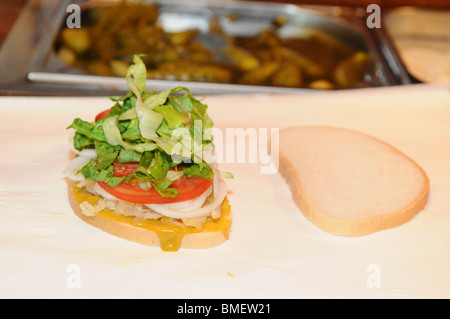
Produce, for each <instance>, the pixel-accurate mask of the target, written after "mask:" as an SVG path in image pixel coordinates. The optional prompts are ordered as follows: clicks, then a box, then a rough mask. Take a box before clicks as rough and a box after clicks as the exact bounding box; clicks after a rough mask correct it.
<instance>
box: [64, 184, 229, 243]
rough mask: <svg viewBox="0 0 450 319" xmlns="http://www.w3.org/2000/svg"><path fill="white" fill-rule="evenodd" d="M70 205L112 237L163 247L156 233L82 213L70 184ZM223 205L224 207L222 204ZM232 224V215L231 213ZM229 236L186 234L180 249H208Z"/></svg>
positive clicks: (220, 233)
mask: <svg viewBox="0 0 450 319" xmlns="http://www.w3.org/2000/svg"><path fill="white" fill-rule="evenodd" d="M68 196H69V203H70V206H71V207H72V209H73V211H74V212H75V214H76V215H77V216H78V217H79V218H80V219H82V220H83V221H84V222H86V223H88V224H89V225H91V226H94V227H96V228H98V229H101V230H102V231H105V232H107V233H109V234H111V235H114V236H117V237H120V238H123V239H126V240H129V241H132V242H135V243H139V244H143V245H147V246H161V241H160V238H159V236H158V234H157V233H156V232H154V231H151V230H148V229H145V228H142V227H136V226H133V225H132V224H129V223H125V222H120V221H115V220H110V219H107V218H104V217H102V216H87V215H85V214H83V213H82V210H81V208H80V203H78V201H77V200H76V198H75V196H74V186H73V185H71V184H70V183H69V185H68ZM222 205H224V204H223V203H222ZM230 224H231V213H230ZM227 239H228V238H227V235H225V234H224V233H223V232H221V231H215V232H206V231H205V232H199V233H192V234H186V235H184V236H183V238H182V240H181V243H180V247H179V248H191V249H206V248H212V247H215V246H218V245H220V244H222V243H224V242H225V241H226V240H227Z"/></svg>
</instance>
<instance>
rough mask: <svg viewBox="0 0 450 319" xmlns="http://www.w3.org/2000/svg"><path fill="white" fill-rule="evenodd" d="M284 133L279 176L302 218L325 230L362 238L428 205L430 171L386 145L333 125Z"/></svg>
mask: <svg viewBox="0 0 450 319" xmlns="http://www.w3.org/2000/svg"><path fill="white" fill-rule="evenodd" d="M279 134H280V135H279V141H280V172H281V173H282V175H283V176H284V177H285V178H286V180H287V182H288V184H289V186H290V189H291V191H292V194H293V197H294V200H295V202H296V204H297V206H298V207H299V209H300V211H301V212H302V213H303V215H305V217H306V218H307V219H308V220H310V221H312V222H313V223H314V224H315V225H316V226H318V227H319V228H321V229H322V230H324V231H326V232H329V233H331V234H334V235H344V236H362V235H367V234H370V233H374V232H377V231H380V230H383V229H387V228H393V227H396V226H399V225H402V224H404V223H406V222H407V221H409V220H410V219H411V218H413V217H414V216H415V215H416V214H417V213H419V212H420V211H421V210H422V209H423V208H424V207H425V205H426V203H427V201H428V194H429V180H428V177H427V175H426V173H425V172H424V171H423V169H422V168H420V167H419V166H418V165H417V164H416V163H415V162H414V161H413V160H412V159H410V158H408V157H407V156H406V155H404V154H403V153H401V152H400V151H398V150H397V149H395V148H394V147H392V146H390V145H388V144H386V143H385V142H382V141H380V140H378V139H375V138H373V137H371V136H368V135H366V134H363V133H360V132H357V131H352V130H347V129H341V128H334V127H292V128H287V129H283V130H280V132H279Z"/></svg>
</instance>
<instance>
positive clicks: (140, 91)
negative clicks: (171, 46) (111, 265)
mask: <svg viewBox="0 0 450 319" xmlns="http://www.w3.org/2000/svg"><path fill="white" fill-rule="evenodd" d="M126 80H127V83H128V84H129V86H130V88H131V91H130V92H129V93H128V94H127V95H125V96H124V97H122V98H119V99H115V98H111V99H112V100H113V101H114V105H113V106H112V107H111V108H110V109H108V110H105V111H103V112H101V113H99V114H98V115H97V116H96V117H95V120H94V119H93V120H92V121H85V120H82V119H80V118H77V119H75V120H74V121H73V123H72V124H71V125H70V126H69V127H68V128H70V129H73V130H74V131H75V134H74V138H73V149H74V152H75V153H76V154H77V155H76V157H75V158H74V159H72V160H71V161H70V162H69V164H68V165H67V167H66V169H65V173H66V176H67V180H68V185H69V199H70V204H71V206H72V208H73V210H74V211H75V213H76V214H77V215H78V216H79V217H80V218H81V219H82V220H84V221H85V222H87V223H89V224H91V225H93V226H95V227H97V228H100V229H102V230H104V231H106V232H109V233H111V234H113V235H116V236H118V237H122V238H125V239H128V240H130V241H134V242H137V243H141V244H146V245H152V246H156V245H158V246H161V248H162V249H163V250H165V251H176V250H178V249H179V248H180V247H181V248H210V247H214V246H217V245H219V244H221V243H223V242H225V241H226V240H227V239H228V235H229V232H230V226H231V219H232V217H231V211H230V209H231V208H230V204H229V202H228V199H227V185H226V183H225V181H224V179H223V177H225V178H230V177H232V175H231V174H230V173H227V172H222V171H219V170H218V169H217V167H216V166H215V164H214V161H213V151H214V144H213V137H212V135H211V128H212V126H213V122H212V120H211V119H210V118H209V116H208V114H207V106H206V105H205V104H203V103H202V102H200V101H198V100H197V99H195V98H194V97H193V96H192V95H191V94H190V92H189V90H188V89H186V88H183V87H177V88H175V89H172V90H169V91H164V92H160V93H158V92H152V91H149V90H147V89H146V88H145V81H146V69H145V65H144V63H143V61H142V59H141V58H140V57H138V56H135V57H134V64H133V65H131V66H130V67H129V69H128V72H127V75H126Z"/></svg>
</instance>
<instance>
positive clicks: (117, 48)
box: [55, 2, 374, 89]
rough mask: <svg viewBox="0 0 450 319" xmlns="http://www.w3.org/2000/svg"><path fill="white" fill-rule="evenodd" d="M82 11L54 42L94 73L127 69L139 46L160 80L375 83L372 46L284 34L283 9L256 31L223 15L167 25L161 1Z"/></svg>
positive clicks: (64, 56)
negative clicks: (76, 24)
mask: <svg viewBox="0 0 450 319" xmlns="http://www.w3.org/2000/svg"><path fill="white" fill-rule="evenodd" d="M84 12H85V17H84V20H83V21H87V22H84V26H83V27H82V28H80V29H70V28H63V29H62V30H61V31H60V33H59V35H58V37H57V41H56V43H55V50H56V53H57V55H58V56H59V58H60V60H62V61H64V62H65V63H66V64H68V65H69V66H70V67H73V68H75V69H79V70H84V71H85V72H87V73H88V74H95V75H106V76H120V77H122V76H124V75H125V73H126V70H127V68H128V66H129V65H130V64H131V63H132V56H133V54H135V53H145V54H146V56H145V58H144V63H145V64H146V67H147V73H148V74H147V76H148V78H149V79H157V80H172V81H201V82H214V83H233V84H245V85H265V86H275V87H292V88H312V89H342V88H353V87H361V86H370V84H369V82H370V81H367V79H366V78H367V77H368V78H370V77H371V76H373V72H374V61H373V59H372V57H371V55H370V54H369V53H368V52H366V51H359V50H354V49H353V48H350V47H349V46H346V45H344V44H343V43H341V42H340V41H338V40H336V39H334V38H332V37H330V36H328V35H326V34H324V33H321V32H318V31H314V32H310V34H309V35H308V36H306V37H305V36H303V37H284V36H283V37H282V36H280V33H281V30H282V28H283V26H284V25H286V23H287V21H286V18H285V17H284V19H282V18H280V17H277V18H276V19H275V20H274V21H272V22H273V23H272V24H269V27H268V28H265V29H262V30H260V31H259V33H257V34H254V35H253V36H242V35H240V36H238V35H232V34H229V33H227V32H225V31H224V30H223V28H222V27H221V24H220V23H219V19H218V18H217V17H213V18H211V19H210V26H209V31H208V33H205V32H204V31H202V32H201V31H200V30H198V29H187V30H182V31H178V32H167V31H165V30H164V28H163V27H162V25H161V23H160V21H159V9H158V6H157V5H156V4H131V3H125V2H121V3H119V4H117V5H109V6H98V7H94V8H90V9H86V10H85V11H84ZM225 18H227V19H229V21H230V23H233V21H238V20H239V16H236V15H233V18H230V17H225ZM299 29H300V27H299ZM300 31H301V30H299V32H300Z"/></svg>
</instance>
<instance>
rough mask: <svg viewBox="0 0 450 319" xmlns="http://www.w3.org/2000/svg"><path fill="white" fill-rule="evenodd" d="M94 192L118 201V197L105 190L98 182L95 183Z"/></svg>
mask: <svg viewBox="0 0 450 319" xmlns="http://www.w3.org/2000/svg"><path fill="white" fill-rule="evenodd" d="M94 192H96V193H97V194H99V195H100V196H102V197H104V198H106V199H109V200H117V201H120V199H118V198H117V197H116V196H113V195H111V194H110V193H108V192H107V191H105V190H104V189H103V188H102V187H101V186H100V185H99V184H98V183H95V186H94Z"/></svg>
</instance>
